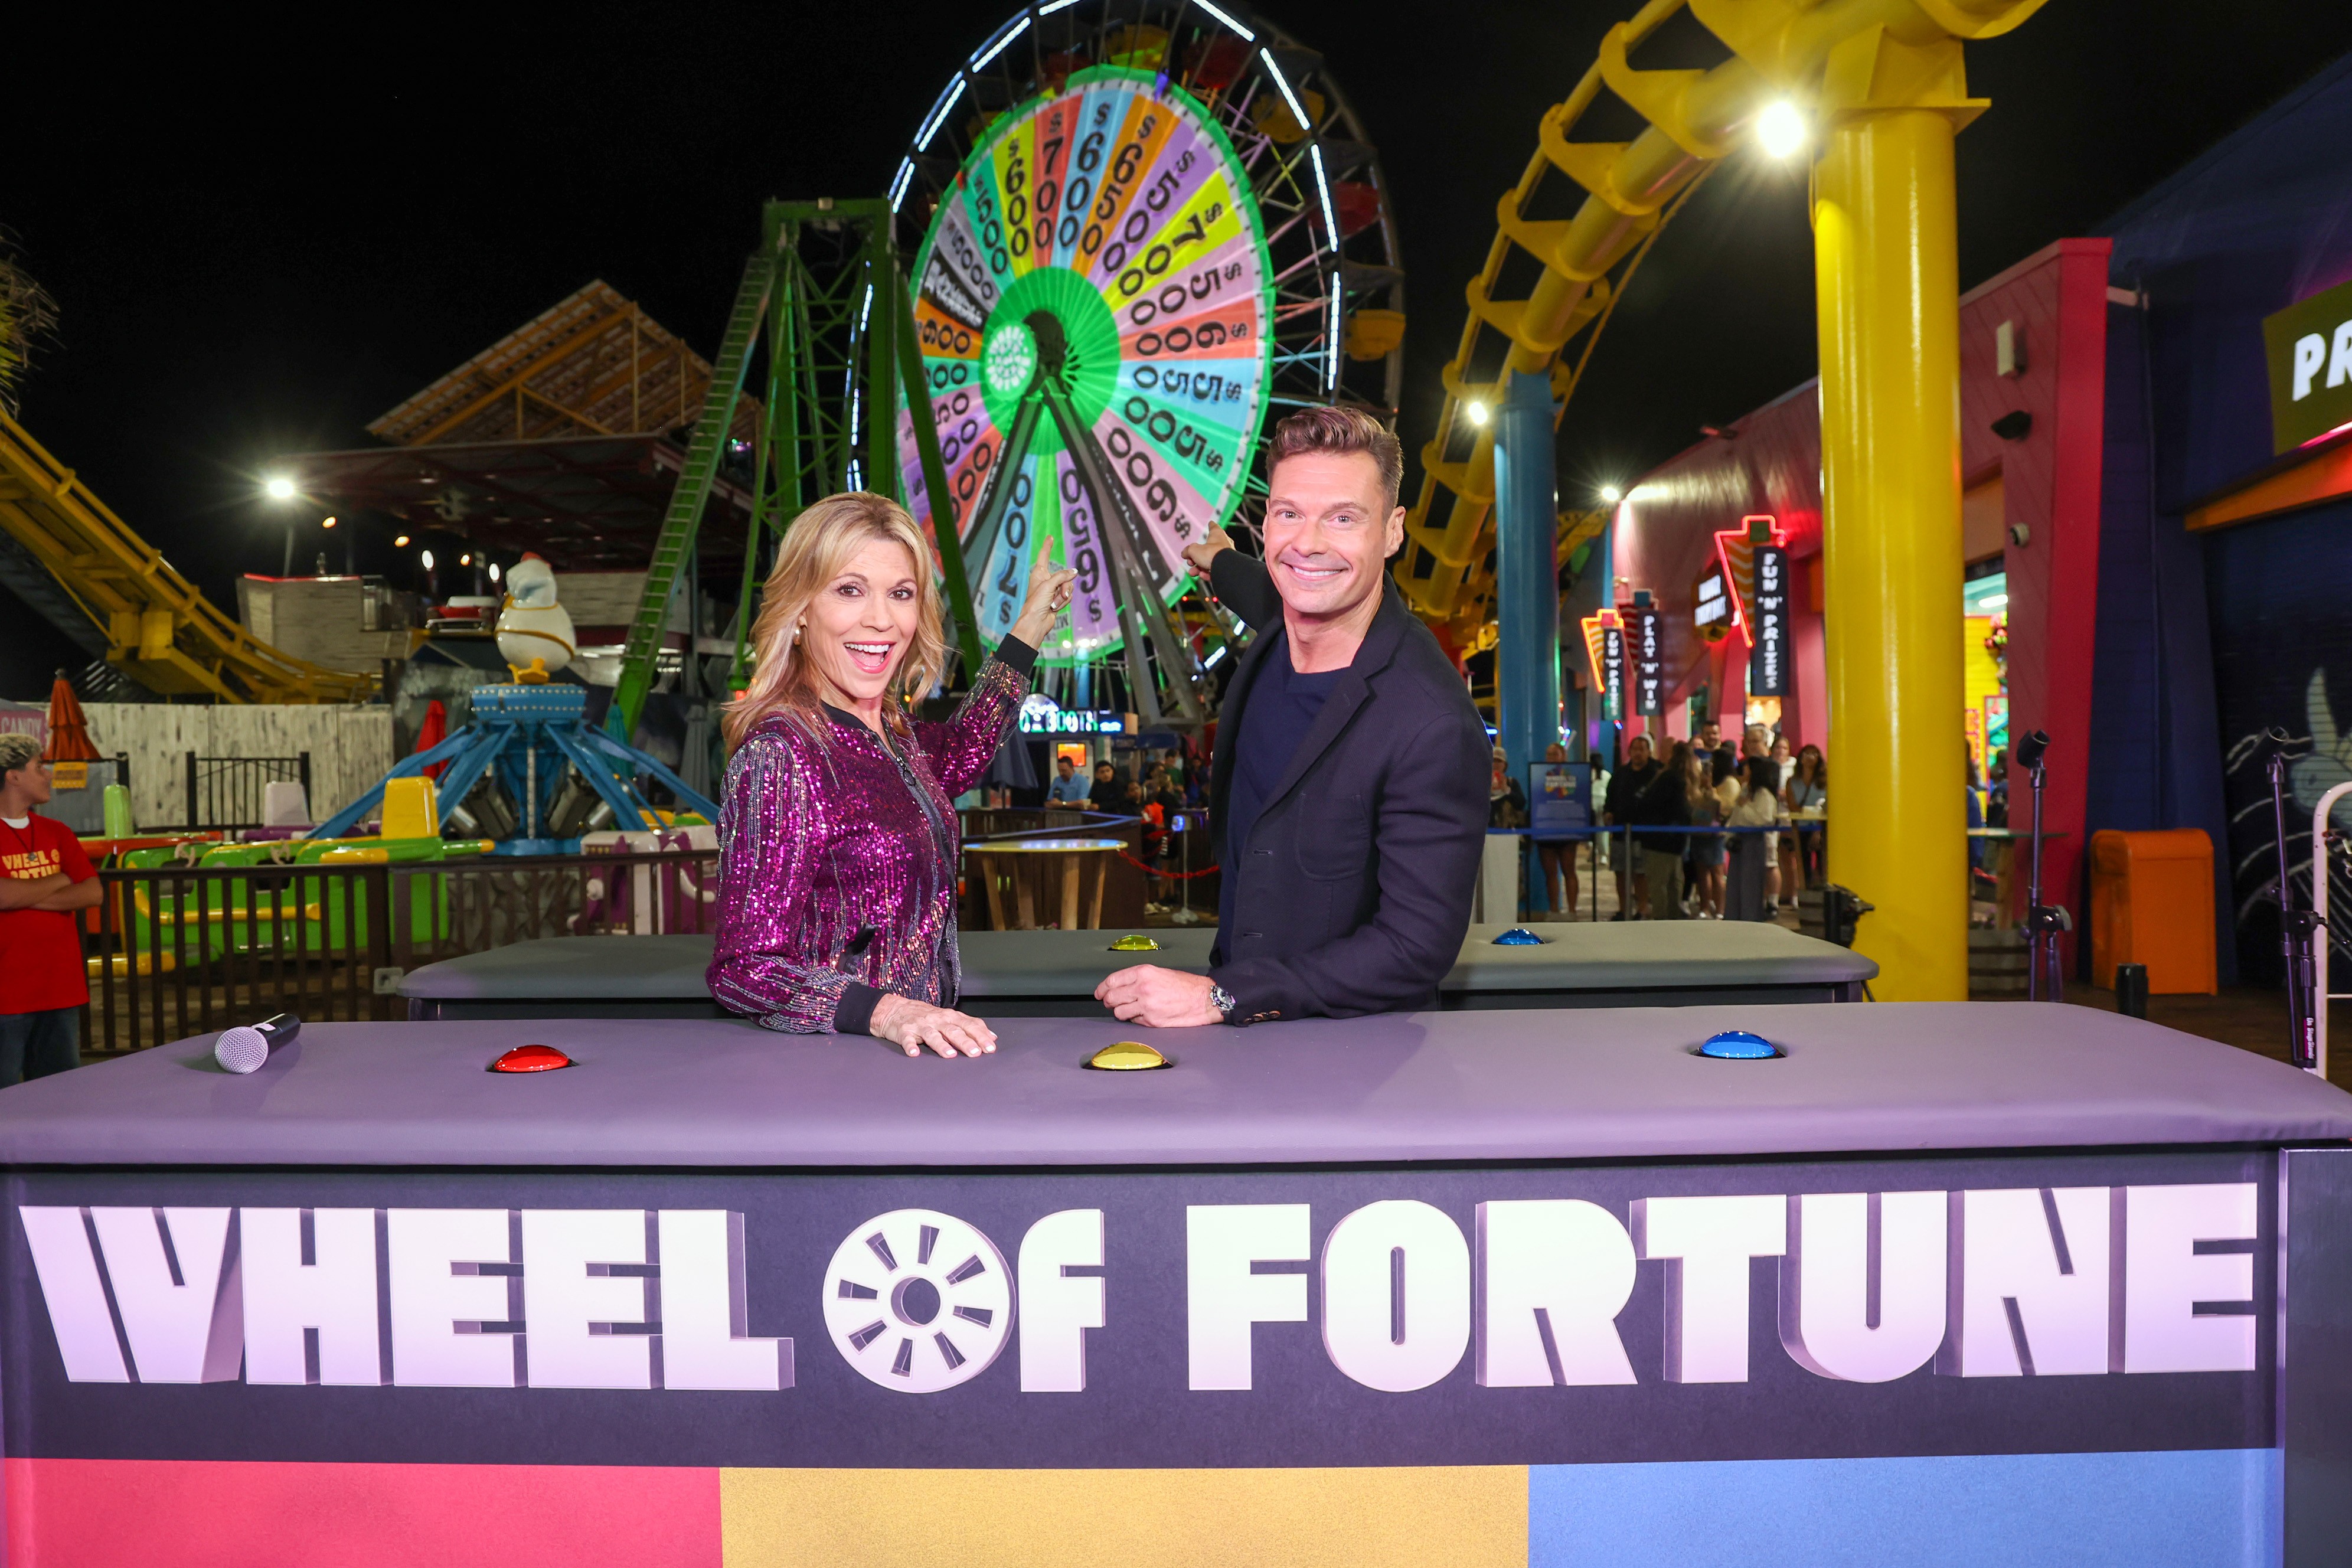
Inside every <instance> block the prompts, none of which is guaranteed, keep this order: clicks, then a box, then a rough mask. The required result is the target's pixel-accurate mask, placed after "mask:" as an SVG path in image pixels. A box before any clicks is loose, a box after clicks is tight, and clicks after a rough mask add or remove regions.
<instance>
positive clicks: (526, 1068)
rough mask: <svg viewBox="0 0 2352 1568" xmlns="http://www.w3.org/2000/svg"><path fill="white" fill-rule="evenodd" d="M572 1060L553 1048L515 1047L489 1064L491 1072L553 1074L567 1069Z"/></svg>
mask: <svg viewBox="0 0 2352 1568" xmlns="http://www.w3.org/2000/svg"><path fill="white" fill-rule="evenodd" d="M571 1065H572V1058H570V1057H567V1056H565V1055H564V1054H563V1053H562V1051H559V1050H557V1049H556V1048H555V1047H553V1046H517V1047H515V1048H514V1049H512V1050H510V1051H509V1052H508V1053H507V1054H506V1055H504V1056H502V1057H500V1058H499V1059H498V1060H496V1061H494V1062H492V1063H491V1064H490V1070H491V1071H492V1072H553V1071H554V1070H555V1069H556V1068H568V1067H570V1066H571Z"/></svg>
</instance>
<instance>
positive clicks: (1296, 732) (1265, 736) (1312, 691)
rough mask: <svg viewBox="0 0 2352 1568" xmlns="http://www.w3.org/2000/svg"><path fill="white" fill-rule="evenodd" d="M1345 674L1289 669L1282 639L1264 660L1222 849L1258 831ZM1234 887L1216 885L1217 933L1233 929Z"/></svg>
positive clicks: (1227, 881)
mask: <svg viewBox="0 0 2352 1568" xmlns="http://www.w3.org/2000/svg"><path fill="white" fill-rule="evenodd" d="M1347 673H1348V671H1347V668H1346V667H1345V666H1342V667H1341V668H1338V669H1327V670H1322V671H1319V672H1318V673H1317V674H1314V675H1301V674H1299V673H1298V672H1297V670H1295V669H1293V668H1291V667H1290V644H1289V640H1288V639H1287V638H1285V639H1283V640H1282V641H1281V642H1279V643H1277V644H1276V647H1274V648H1273V650H1272V651H1271V652H1270V653H1269V654H1268V655H1267V658H1266V667H1265V669H1264V670H1263V671H1261V672H1260V673H1259V675H1258V678H1257V684H1256V686H1255V688H1254V689H1252V691H1251V694H1250V700H1249V702H1248V703H1247V704H1246V705H1245V706H1244V708H1243V710H1242V726H1241V735H1240V737H1239V739H1238V741H1237V742H1236V743H1237V744H1238V746H1239V747H1240V750H1239V751H1237V752H1235V753H1234V793H1233V798H1232V799H1231V800H1230V801H1229V802H1227V803H1226V805H1225V824H1226V826H1225V842H1226V843H1227V844H1232V845H1242V844H1247V843H1248V842H1249V836H1250V829H1251V828H1253V827H1255V826H1257V816H1258V812H1259V811H1260V810H1261V809H1263V808H1264V806H1265V800H1266V796H1268V795H1272V794H1273V793H1274V792H1275V790H1276V787H1277V786H1278V785H1280V784H1281V783H1282V775H1283V774H1284V773H1286V771H1288V769H1289V767H1290V759H1291V757H1292V756H1293V755H1294V754H1296V753H1297V750H1298V742H1301V741H1303V740H1305V739H1306V738H1307V731H1309V730H1311V729H1313V728H1314V727H1315V716H1316V715H1317V714H1318V713H1320V712H1322V711H1323V703H1324V700H1325V699H1327V698H1328V697H1329V696H1330V695H1331V689H1332V688H1333V687H1335V686H1337V685H1339V678H1340V677H1341V676H1343V675H1345V674H1347ZM1239 883H1240V879H1239V878H1237V877H1226V878H1223V879H1221V884H1222V885H1221V888H1220V890H1219V892H1218V895H1217V923H1218V925H1220V926H1221V927H1223V928H1226V929H1231V928H1232V926H1233V923H1234V888H1235V887H1237V886H1238V885H1239Z"/></svg>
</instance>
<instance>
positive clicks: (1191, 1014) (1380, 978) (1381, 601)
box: [1095, 408, 1490, 1027]
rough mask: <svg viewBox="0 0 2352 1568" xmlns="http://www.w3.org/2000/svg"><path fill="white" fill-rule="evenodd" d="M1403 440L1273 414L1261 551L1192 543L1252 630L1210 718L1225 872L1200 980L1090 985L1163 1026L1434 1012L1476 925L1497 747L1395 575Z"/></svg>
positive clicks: (1110, 1002)
mask: <svg viewBox="0 0 2352 1568" xmlns="http://www.w3.org/2000/svg"><path fill="white" fill-rule="evenodd" d="M1403 468H1404V463H1403V454H1402V449H1401V448H1400V447H1398V445H1397V439H1396V437H1394V436H1393V435H1391V433H1390V432H1389V431H1388V430H1387V429H1385V428H1384V427H1383V426H1381V424H1380V423H1379V421H1377V420H1375V419H1373V418H1372V417H1371V416H1370V415H1367V414H1364V413H1361V412H1360V411H1358V410H1355V409H1350V408H1309V409H1306V410H1303V411H1301V412H1299V413H1297V414H1294V415H1292V416H1290V417H1288V418H1286V419H1285V420H1283V421H1282V422H1281V424H1279V425H1278V426H1276V427H1275V432H1274V437H1273V451H1272V456H1271V462H1270V466H1269V469H1268V474H1267V479H1268V484H1269V491H1268V495H1267V498H1266V508H1265V556H1264V558H1263V559H1254V558H1251V557H1249V556H1245V555H1243V554H1241V553H1240V552H1238V551H1235V550H1234V549H1233V548H1232V544H1233V542H1232V541H1231V540H1230V539H1228V538H1226V537H1225V535H1224V533H1223V531H1222V530H1213V531H1212V532H1211V537H1210V538H1209V539H1208V540H1205V541H1202V542H1198V543H1195V544H1193V545H1192V546H1190V547H1189V548H1187V549H1186V551H1185V552H1184V554H1185V558H1186V559H1187V560H1188V561H1190V562H1191V563H1192V565H1193V567H1194V569H1195V570H1196V571H1200V572H1202V573H1204V574H1206V575H1207V577H1208V579H1209V584H1210V586H1211V588H1212V589H1213V591H1214V592H1215V594H1216V595H1217V597H1218V598H1219V599H1221V600H1223V602H1224V604H1225V605H1226V607H1227V608H1229V609H1231V610H1233V611H1234V613H1235V614H1236V615H1238V616H1241V618H1242V619H1243V620H1244V621H1245V622H1247V623H1248V624H1249V625H1250V626H1252V627H1253V628H1254V629H1255V631H1256V632H1257V637H1256V638H1255V641H1253V642H1252V643H1251V644H1250V647H1249V650H1248V652H1246V653H1244V655H1243V656H1242V661H1241V665H1240V668H1238V669H1237V670H1236V671H1235V672H1234V679H1233V684H1232V685H1231V686H1230V687H1229V688H1228V689H1227V690H1226V693H1225V701H1224V709H1223V714H1222V715H1221V717H1220V720H1219V726H1218V738H1217V754H1216V763H1215V768H1214V770H1213V773H1212V774H1211V783H1210V797H1209V810H1210V818H1209V819H1210V822H1211V824H1212V826H1213V829H1214V831H1215V833H1216V837H1217V844H1218V853H1219V857H1220V858H1219V862H1218V863H1219V864H1220V865H1221V866H1222V867H1223V878H1222V879H1221V881H1222V888H1223V893H1222V897H1221V900H1220V909H1219V918H1218V928H1217V942H1216V946H1215V947H1214V948H1213V950H1212V951H1211V953H1210V970H1209V973H1207V974H1205V975H1200V974H1192V973H1186V972H1184V971H1181V970H1173V969H1163V968H1160V966H1158V965H1156V964H1141V965H1138V966H1136V967H1134V968H1131V969H1122V970H1120V971H1119V972H1118V973H1115V974H1113V975H1111V976H1110V977H1109V978H1108V980H1105V981H1104V982H1103V983H1102V984H1101V985H1100V986H1099V987H1097V989H1096V992H1095V995H1096V996H1097V998H1098V999H1099V1000H1100V1001H1101V1002H1102V1003H1103V1004H1104V1005H1106V1006H1108V1007H1109V1008H1110V1009H1111V1011H1112V1012H1113V1013H1115V1014H1117V1015H1118V1016H1119V1017H1120V1018H1121V1019H1124V1020H1126V1021H1129V1022H1131V1023H1138V1024H1143V1025H1146V1026H1155V1027H1168V1026H1181V1025H1190V1024H1216V1023H1230V1024H1256V1023H1263V1022H1265V1021H1267V1020H1270V1019H1276V1018H1297V1017H1304V1016H1313V1015H1318V1014H1319V1015H1323V1016H1331V1017H1350V1016H1358V1015H1360V1014H1365V1013H1387V1012H1396V1011H1401V1010H1405V1009H1410V1008H1415V1007H1424V1006H1428V1005H1431V1004H1432V1003H1433V1001H1434V1000H1435V999H1436V995H1437V984H1438V982H1439V981H1440V980H1441V979H1443V978H1444V975H1445V973H1446V971H1447V970H1449V969H1451V968H1453V967H1454V961H1455V959H1456V958H1457V957H1459V956H1460V953H1461V951H1462V938H1463V934H1464V933H1465V931H1467V930H1468V929H1469V925H1470V900H1471V894H1472V891H1473V889H1474V887H1475V883H1476V881H1477V876H1478V858H1479V853H1480V850H1481V848H1482V847H1483V845H1484V842H1485V838H1486V811H1487V793H1488V777H1487V775H1488V772H1489V766H1490V764H1489V756H1490V752H1489V747H1488V742H1487V739H1486V724H1485V722H1484V721H1481V720H1480V718H1479V717H1478V710H1476V709H1475V707H1473V706H1472V705H1471V702H1470V694H1469V692H1468V690H1467V689H1465V686H1464V684H1463V680H1462V676H1461V672H1460V671H1458V670H1457V669H1455V668H1454V661H1453V660H1451V659H1449V658H1446V656H1445V653H1444V649H1442V648H1441V647H1438V644H1437V639H1436V638H1435V637H1433V636H1432V635H1431V634H1430V631H1429V628H1428V627H1426V626H1423V625H1422V624H1421V622H1420V621H1419V620H1418V619H1416V618H1415V617H1414V616H1413V615H1412V612H1411V611H1410V610H1408V609H1407V608H1406V607H1405V604H1404V600H1403V598H1402V596H1401V595H1399V594H1398V593H1397V591H1396V589H1395V587H1394V586H1393V585H1392V584H1390V582H1389V579H1388V571H1387V563H1388V558H1389V557H1390V556H1391V555H1392V554H1394V553H1395V552H1396V550H1397V548H1398V546H1399V545H1401V544H1402V542H1403V541H1404V509H1403V508H1402V507H1401V506H1399V505H1398V504H1397V489H1398V487H1399V485H1400V484H1401V482H1402V479H1403Z"/></svg>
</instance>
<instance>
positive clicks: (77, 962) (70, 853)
mask: <svg viewBox="0 0 2352 1568" xmlns="http://www.w3.org/2000/svg"><path fill="white" fill-rule="evenodd" d="M60 871H63V872H64V873H65V874H66V875H67V876H68V877H70V878H72V879H74V880H75V881H77V882H87V881H89V879H91V878H92V877H95V876H97V875H98V873H97V872H96V871H94V870H92V869H91V868H90V864H89V856H87V855H85V854H83V853H82V851H81V841H80V840H79V839H78V838H76V837H74V836H73V833H72V831H71V830H70V829H68V827H66V826H64V825H63V824H61V823H58V822H53V821H51V820H50V819H49V818H47V817H46V816H35V817H31V818H28V819H27V820H26V824H25V826H22V827H17V826H14V825H13V824H11V823H7V822H0V877H12V878H16V879H22V880H28V881H35V882H37V881H39V880H40V879H42V878H44V877H54V876H56V875H57V874H58V872H60ZM79 918H80V916H79V914H59V913H58V911H56V910H21V909H20V910H0V1013H41V1012H46V1011H47V1010H48V1009H49V1008H52V1007H79V1006H80V1005H82V1004H83V1003H85V1002H87V1001H89V980H88V978H87V977H86V976H85V974H84V972H83V969H82V961H81V933H80V932H79V931H77V930H76V929H75V925H74V922H75V921H77V920H79Z"/></svg>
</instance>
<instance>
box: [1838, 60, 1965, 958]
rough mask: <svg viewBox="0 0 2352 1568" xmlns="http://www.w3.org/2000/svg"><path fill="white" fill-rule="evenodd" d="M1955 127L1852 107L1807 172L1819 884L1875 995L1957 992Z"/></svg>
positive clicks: (1940, 119)
mask: <svg viewBox="0 0 2352 1568" xmlns="http://www.w3.org/2000/svg"><path fill="white" fill-rule="evenodd" d="M1950 48H1951V51H1952V54H1953V55H1954V57H1955V61H1954V63H1955V65H1956V64H1957V58H1956V57H1957V54H1958V45H1957V43H1955V44H1952V45H1951V46H1950ZM1833 74H1834V73H1833ZM1953 121H1954V115H1953V114H1952V113H1951V111H1950V110H1949V109H1948V108H1947V107H1944V106H1941V105H1937V106H1934V107H1927V106H1917V107H1913V106H1904V107H1888V108H1878V107H1875V106H1874V105H1870V104H1868V103H1866V102H1865V103H1864V104H1862V105H1856V106H1853V107H1849V108H1846V109H1844V110H1843V112H1841V113H1839V114H1838V115H1836V116H1835V118H1833V119H1832V122H1831V125H1830V128H1829V130H1828V132H1827V137H1826V142H1825V144H1824V147H1823V153H1822V159H1821V162H1820V163H1819V165H1818V166H1817V168H1816V170H1815V191H1814V206H1813V240H1814V266H1815V273H1816V286H1817V290H1818V298H1819V307H1820V317H1819V320H1820V332H1821V364H1822V391H1821V398H1822V552H1823V563H1822V576H1823V588H1824V594H1823V597H1824V601H1825V603H1824V605H1823V609H1824V621H1825V625H1824V634H1823V635H1824V643H1825V651H1826V655H1827V664H1828V675H1829V709H1830V714H1829V717H1830V725H1829V737H1830V738H1829V768H1830V777H1831V780H1832V785H1833V787H1832V791H1831V812H1832V816H1831V826H1830V832H1829V876H1830V879H1831V880H1832V881H1834V882H1839V883H1842V884H1843V885H1844V886H1846V887H1848V888H1851V889H1853V890H1854V891H1855V892H1856V893H1858V894H1860V895H1861V896H1862V897H1863V898H1864V899H1865V900H1868V901H1869V902H1870V903H1872V904H1873V905H1874V906H1876V910H1875V912H1874V913H1873V914H1871V915H1869V916H1867V917H1866V918H1864V920H1863V921H1861V922H1860V924H1859V926H1858V928H1857V936H1856V939H1855V942H1854V946H1855V947H1856V949H1857V950H1859V951H1860V952H1864V953H1866V954H1868V955H1869V956H1870V957H1872V958H1874V959H1875V960H1877V961H1878V964H1879V968H1880V972H1881V973H1880V978H1879V979H1878V981H1877V982H1876V984H1874V987H1873V989H1874V994H1876V995H1877V996H1878V997H1879V999H1880V1000H1882V1001H1905V1002H1936V1001H1964V1000H1966V999H1967V997H1968V994H1969V973H1968V969H1969V964H1968V924H1969V905H1968V838H1967V835H1966V831H1965V830H1966V828H1967V826H1968V806H1967V800H1966V797H1965V795H1964V794H1963V793H1962V791H1963V784H1964V783H1965V779H1966V769H1965V764H1964V762H1963V758H1964V756H1965V752H1966V743H1965V741H1964V739H1963V735H1962V730H1961V723H1962V720H1961V709H1962V706H1963V697H1962V686H1961V647H1960V620H1961V613H1960V612H1961V605H1960V581H1961V561H1960V554H1961V545H1960V473H1959V465H1960V427H1959V280H1958V253H1957V250H1956V248H1955V241H1954V228H1955V219H1954V209H1953V200H1952V137H1953V133H1954V130H1955V126H1954V123H1953Z"/></svg>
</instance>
